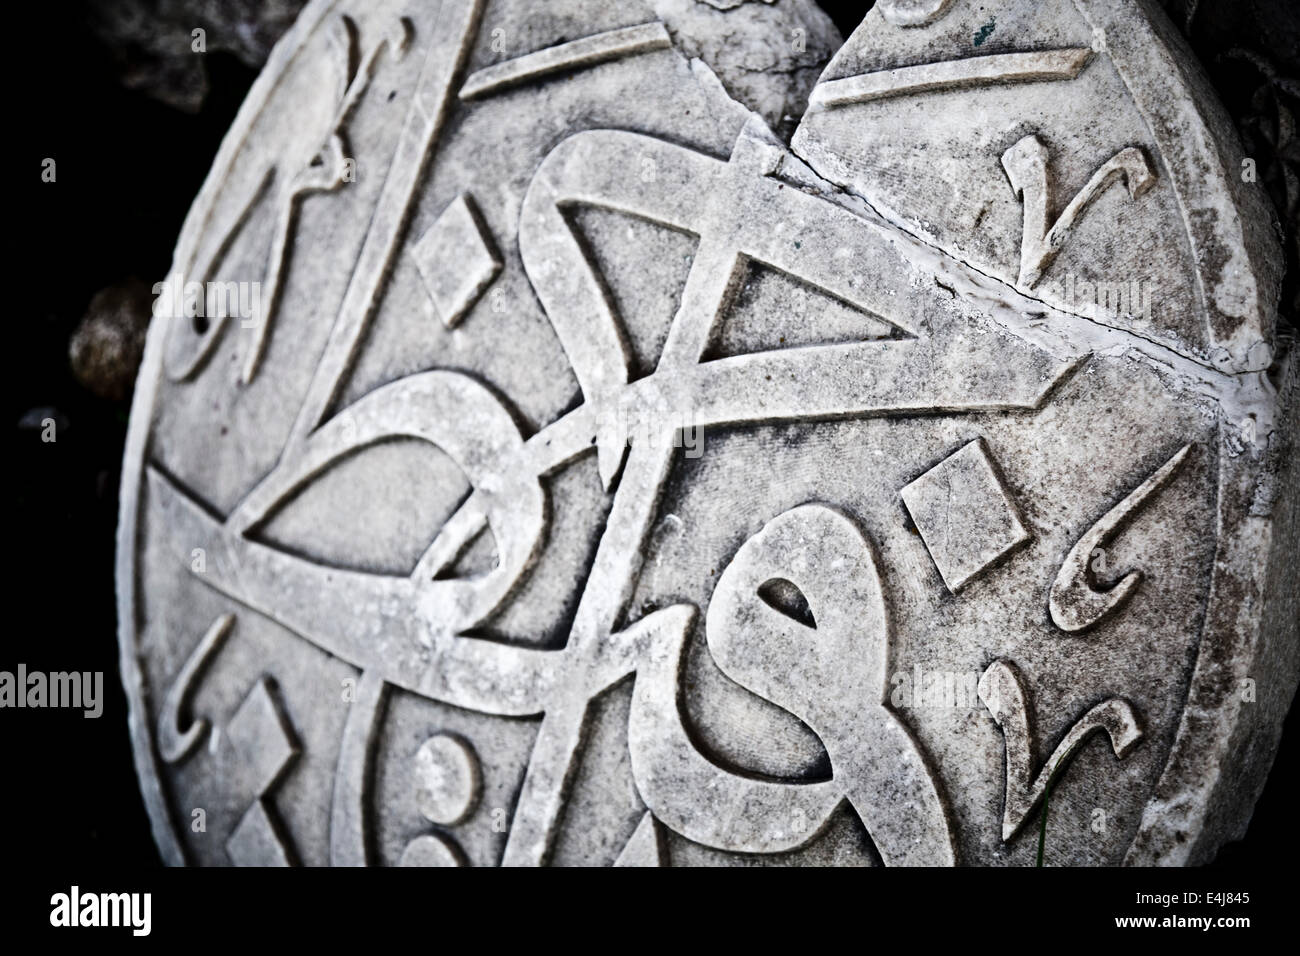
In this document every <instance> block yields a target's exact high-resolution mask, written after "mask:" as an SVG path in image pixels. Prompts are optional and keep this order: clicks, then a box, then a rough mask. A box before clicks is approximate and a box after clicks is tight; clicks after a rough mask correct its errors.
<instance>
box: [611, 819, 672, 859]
mask: <svg viewBox="0 0 1300 956" xmlns="http://www.w3.org/2000/svg"><path fill="white" fill-rule="evenodd" d="M614 865H615V866H640V867H662V866H667V865H668V848H667V847H665V846H664V835H663V832H662V831H661V830H660V828H659V823H658V822H657V821H656V820H655V817H654V814H653V813H650V812H649V811H647V812H646V813H645V814H644V815H643V816H642V817H641V822H640V823H638V824H637V825H636V830H634V831H633V833H632V836H631V837H630V838H629V839H628V841H627V844H626V845H625V846H624V847H623V849H622V851H621V852H620V853H619V855H618V859H616V860H615V861H614Z"/></svg>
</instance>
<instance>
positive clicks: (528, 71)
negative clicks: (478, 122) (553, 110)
mask: <svg viewBox="0 0 1300 956" xmlns="http://www.w3.org/2000/svg"><path fill="white" fill-rule="evenodd" d="M671 46H672V40H671V39H669V36H668V30H667V29H665V27H664V25H663V24H662V23H659V22H654V23H642V24H639V25H637V26H634V27H622V28H620V29H617V30H607V31H605V32H604V33H597V34H593V35H592V36H589V37H583V38H582V39H580V40H570V41H569V42H567V43H561V44H558V45H557V46H553V47H549V48H547V49H545V50H538V51H537V52H536V53H529V54H528V55H526V56H521V57H519V58H517V59H514V60H507V61H506V62H504V63H497V64H495V65H493V66H489V67H486V68H485V69H482V70H479V71H478V72H477V73H474V74H473V75H471V76H470V77H469V78H468V79H466V80H465V85H464V86H462V87H461V88H460V98H461V99H462V100H475V99H481V98H482V97H485V96H491V95H492V94H493V93H498V92H500V91H502V90H507V89H509V88H510V87H512V86H518V85H520V84H522V83H528V82H531V81H533V80H540V79H542V78H543V77H547V76H553V75H554V74H556V73H561V72H564V71H566V70H576V69H581V68H583V67H588V66H595V65H596V64H597V63H606V62H608V61H610V60H617V59H621V58H622V57H625V56H636V55H637V54H639V53H649V52H651V51H653V50H666V49H668V48H669V47H671Z"/></svg>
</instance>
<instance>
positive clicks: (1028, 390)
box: [118, 0, 1300, 866]
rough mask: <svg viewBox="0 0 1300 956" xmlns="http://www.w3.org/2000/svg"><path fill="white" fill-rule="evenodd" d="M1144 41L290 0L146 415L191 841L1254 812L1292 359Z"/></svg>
mask: <svg viewBox="0 0 1300 956" xmlns="http://www.w3.org/2000/svg"><path fill="white" fill-rule="evenodd" d="M1160 16H1161V14H1159V13H1158V12H1152V11H1148V10H1147V9H1146V7H1145V6H1139V5H1134V4H1121V3H1118V2H1111V0H1075V2H1069V0H1061V2H1056V0H1051V2H1045V3H1028V2H1025V3H1015V2H994V3H989V2H984V3H981V4H974V3H968V2H965V0H951V2H941V0H892V2H890V0H881V2H880V3H878V4H877V5H876V7H875V9H874V10H873V11H872V13H871V14H870V15H869V16H868V17H867V18H866V20H865V21H864V23H863V24H862V26H861V27H860V28H859V29H858V30H857V31H856V32H855V33H854V34H853V36H852V37H851V38H850V39H849V40H848V41H847V42H846V43H845V44H844V45H843V47H842V48H839V51H838V53H836V52H835V51H836V48H837V47H839V42H840V41H839V38H838V37H836V36H835V35H834V30H833V28H832V27H831V26H830V24H829V22H828V21H826V19H825V18H824V16H823V15H822V14H820V12H818V11H817V9H816V8H815V7H814V6H813V5H812V4H811V3H809V2H803V0H775V2H767V0H763V2H743V0H738V2H730V0H729V2H719V0H708V2H696V0H658V2H645V3H641V2H636V3H620V4H607V3H603V2H596V0H555V2H548V3H546V4H536V3H531V2H525V0H444V2H442V3H440V4H416V3H409V2H406V0H384V2H380V3H365V4H362V3H358V2H350V0H317V2H313V3H312V4H310V5H309V6H308V7H307V9H306V10H305V11H304V13H303V15H302V17H301V19H300V21H299V22H298V24H297V25H296V26H295V28H294V29H293V31H292V32H291V33H290V34H289V35H288V36H286V38H285V39H284V41H283V42H282V43H281V44H280V45H279V46H278V47H277V48H276V51H275V53H274V54H273V56H272V59H271V62H270V63H269V64H268V66H267V69H266V71H265V73H264V74H263V75H262V77H261V78H260V79H259V80H258V82H257V84H256V85H255V87H254V90H253V92H252V93H251V95H250V97H249V100H248V102H247V103H246V104H245V105H244V108H243V110H242V112H241V114H240V116H239V119H238V120H237V122H236V124H235V126H234V127H233V128H232V130H231V132H230V134H229V135H228V137H227V139H226V141H225V143H224V144H223V146H222V149H221V152H220V154H219V156H218V158H217V161H216V163H215V165H214V167H213V170H212V173H211V175H210V177H209V180H208V182H207V184H206V185H205V187H204V189H203V192H202V193H201V194H200V196H199V198H198V199H197V200H196V202H195V205H194V208H193V210H192V211H191V214H190V217H189V219H188V221H187V223H186V225H185V228H184V231H183V233H182V236H181V239H180V243H179V245H178V248H177V252H176V257H175V264H174V272H173V276H172V277H171V278H170V279H169V282H168V284H167V285H166V286H165V287H164V288H162V289H161V290H160V294H159V309H158V310H157V311H158V315H157V317H156V318H155V320H154V322H153V324H152V326H151V329H150V333H149V342H148V347H147V353H146V360H145V368H144V371H143V372H142V375H141V380H140V385H139V387H138V389H137V395H136V399H135V407H134V410H133V415H132V423H131V433H130V438H129V443H128V451H127V459H126V465H125V473H124V480H123V495H122V515H121V526H120V540H119V565H118V574H119V603H120V620H121V645H122V669H123V677H124V681H125V683H126V686H127V690H128V693H129V695H130V698H131V703H132V715H133V716H132V733H133V739H134V742H135V746H136V759H137V764H138V767H139V771H140V779H141V785H142V788H143V790H144V794H145V798H146V802H147V804H148V807H149V811H150V814H151V816H152V819H153V822H154V827H155V835H156V839H157V841H158V844H159V846H160V848H161V849H162V851H163V854H164V857H165V858H166V859H167V861H168V862H171V863H184V862H190V863H200V864H218V865H220V864H240V865H247V864H252V865H294V864H306V865H323V864H334V865H367V864H375V865H410V866H458V865H495V864H507V865H521V864H523V865H530V864H531V865H535V864H545V863H551V864H572V863H580V864H598V865H619V866H665V865H693V864H761V863H780V864H828V863H836V864H859V865H880V864H884V865H952V864H954V863H957V864H971V865H978V864H986V865H1007V864H1009V865H1030V864H1032V863H1033V862H1034V861H1035V859H1036V854H1037V853H1038V846H1039V832H1040V829H1041V821H1042V818H1043V814H1044V813H1047V821H1048V822H1047V828H1046V831H1045V837H1044V838H1043V855H1044V859H1045V861H1046V862H1048V863H1070V864H1118V863H1123V862H1127V863H1174V864H1177V863H1187V862H1198V861H1202V860H1205V859H1207V858H1209V857H1210V856H1212V855H1213V853H1214V851H1215V850H1216V849H1217V847H1218V846H1219V845H1220V844H1221V843H1222V842H1223V841H1224V840H1226V839H1230V838H1232V837H1234V836H1236V835H1237V834H1239V833H1240V832H1241V830H1242V828H1243V827H1244V825H1245V823H1246V821H1247V820H1248V818H1249V814H1250V810H1251V807H1252V806H1253V803H1254V799H1255V797H1256V795H1257V794H1258V790H1259V788H1260V787H1261V786H1262V784H1263V781H1264V778H1265V775H1266V773H1267V769H1268V766H1269V763H1270V762H1271V760H1272V754H1273V752H1274V749H1275V747H1276V742H1277V736H1278V733H1279V728H1280V724H1281V720H1282V717H1283V716H1284V715H1285V713H1286V710H1287V707H1288V706H1289V704H1290V701H1291V698H1292V696H1293V694H1294V691H1295V686H1296V674H1297V636H1296V632H1295V620H1296V617H1297V610H1298V609H1297V607H1296V601H1297V594H1296V592H1297V589H1296V588H1295V587H1294V573H1295V568H1294V564H1293V563H1289V562H1293V558H1292V555H1293V554H1294V552H1295V544H1296V543H1297V540H1300V533H1298V529H1297V525H1296V522H1297V517H1296V495H1295V482H1296V477H1295V475H1294V464H1293V463H1294V460H1295V458H1294V456H1293V455H1291V454H1290V453H1289V451H1288V448H1289V444H1288V443H1289V441H1290V440H1291V439H1292V437H1293V436H1294V434H1295V430H1296V426H1297V422H1296V408H1297V402H1296V389H1297V385H1296V371H1295V365H1294V363H1293V362H1292V359H1291V355H1290V352H1289V349H1288V345H1289V343H1287V342H1286V341H1284V340H1282V339H1281V338H1279V337H1278V336H1276V334H1275V330H1274V315H1275V306H1276V302H1275V298H1276V289H1277V285H1278V281H1279V274H1278V273H1279V268H1280V267H1279V265H1278V263H1279V261H1280V257H1279V255H1278V252H1277V249H1276V247H1275V245H1274V239H1273V236H1272V232H1271V227H1270V223H1269V221H1268V219H1267V217H1266V216H1265V215H1264V213H1263V208H1264V207H1263V205H1262V204H1261V202H1260V200H1259V197H1257V196H1255V195H1254V194H1253V193H1251V191H1250V189H1249V188H1248V187H1246V186H1244V185H1242V184H1241V183H1239V182H1238V181H1237V179H1236V178H1234V167H1233V165H1232V163H1233V161H1234V158H1235V156H1234V154H1233V153H1232V150H1233V148H1234V146H1233V143H1234V141H1233V139H1232V136H1231V133H1230V130H1229V129H1228V127H1227V125H1226V123H1224V122H1223V121H1222V120H1221V118H1220V117H1218V116H1217V113H1216V110H1217V107H1216V105H1215V104H1214V103H1213V102H1212V101H1211V100H1210V99H1209V98H1208V96H1207V94H1206V91H1205V88H1204V87H1203V86H1202V84H1201V83H1200V82H1199V81H1198V80H1197V79H1196V77H1195V75H1194V67H1193V64H1192V61H1191V60H1190V58H1189V55H1188V54H1187V53H1186V52H1185V51H1183V50H1182V49H1181V48H1179V47H1178V46H1177V45H1176V43H1175V42H1174V41H1173V40H1172V39H1171V36H1170V32H1169V31H1168V30H1167V24H1165V23H1164V22H1163V21H1162V20H1160ZM977 21H978V22H977ZM833 54H834V58H833V59H832V55H833ZM823 67H824V68H825V72H824V73H823V72H822V70H823ZM819 77H820V78H819ZM805 104H810V105H808V108H807V113H806V115H804V116H803V117H802V120H801V121H800V114H801V113H802V112H803V109H804V105H805ZM796 125H797V127H798V129H797V132H794V129H795V127H796ZM791 132H793V133H794V135H793V140H792V141H791V143H790V145H787V141H786V139H785V138H784V137H785V136H786V135H787V134H788V133H791ZM1101 284H1106V287H1107V289H1110V290H1111V291H1110V292H1108V293H1107V295H1111V294H1112V293H1113V295H1114V297H1115V298H1114V301H1113V302H1112V300H1111V299H1108V298H1104V299H1103V300H1102V302H1103V305H1104V306H1105V307H1101V306H1098V305H1097V299H1096V297H1095V296H1096V290H1097V287H1098V286H1099V285H1101ZM1089 286H1090V287H1091V289H1092V294H1093V296H1094V298H1093V300H1092V304H1091V305H1090V306H1088V307H1084V304H1082V299H1081V298H1080V296H1082V295H1083V294H1084V291H1085V290H1086V289H1087V288H1088V287H1089ZM1121 286H1122V290H1121V288H1120V287H1121ZM1111 287H1114V289H1111ZM1133 290H1136V291H1133ZM1121 291H1122V292H1123V297H1122V299H1121V298H1120V292H1121ZM1116 303H1118V305H1119V306H1121V307H1118V308H1115V309H1110V308H1109V306H1110V305H1112V304H1116ZM1144 303H1149V304H1151V308H1149V309H1148V308H1146V307H1145V305H1144Z"/></svg>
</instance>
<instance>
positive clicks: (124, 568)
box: [115, 0, 339, 866]
mask: <svg viewBox="0 0 1300 956" xmlns="http://www.w3.org/2000/svg"><path fill="white" fill-rule="evenodd" d="M338 2H339V0H311V2H310V3H309V4H308V5H307V6H306V7H304V8H303V10H302V12H301V13H300V14H299V15H298V19H297V20H296V21H295V22H294V24H293V26H292V27H290V28H289V30H288V32H286V33H285V35H284V36H283V37H281V38H280V40H279V42H278V43H276V45H275V48H274V49H273V50H272V51H271V56H270V57H269V58H268V59H267V61H266V65H265V66H264V67H263V69H262V72H261V73H259V74H258V75H257V79H256V80H254V81H253V85H252V87H251V88H250V89H249V92H248V96H247V97H245V99H244V102H243V104H242V105H241V106H240V107H239V112H238V114H236V116H235V121H234V123H233V124H232V125H231V127H230V129H229V130H227V132H226V135H225V137H224V138H223V139H222V141H221V147H220V148H219V149H218V151H217V155H216V158H215V159H214V160H213V162H212V167H211V168H210V169H209V170H208V175H207V177H206V178H205V179H204V181H203V186H202V187H201V188H200V189H199V192H198V195H197V196H196V197H195V200H194V202H193V204H192V205H191V206H190V211H189V212H188V213H187V214H186V216H185V222H184V223H183V224H182V226H181V231H180V236H179V239H178V240H177V244H176V249H175V252H174V253H173V254H172V264H173V271H175V268H176V266H177V264H182V263H183V264H185V265H188V264H189V263H190V262H191V261H192V260H193V259H194V258H195V255H196V253H197V245H198V242H197V238H196V237H197V236H198V235H199V234H200V231H201V226H202V224H204V223H205V222H206V220H207V219H208V217H209V216H210V215H211V213H212V209H213V207H214V206H215V204H216V200H217V197H218V195H219V193H220V190H221V187H222V185H223V183H224V182H225V179H226V177H227V176H228V175H229V172H230V169H231V166H232V165H233V163H234V160H235V157H236V156H237V155H238V153H239V150H240V149H241V148H242V147H243V145H244V140H245V138H246V137H247V135H248V132H249V130H250V129H251V127H252V125H253V123H254V121H255V120H256V119H257V117H258V116H260V115H261V113H262V111H263V110H264V109H265V108H266V104H267V102H268V100H269V99H270V98H271V95H272V94H273V93H274V92H275V89H276V87H277V86H278V85H279V83H280V81H281V79H282V78H283V77H284V75H285V74H286V72H287V70H288V67H289V65H290V63H291V62H292V61H293V59H294V58H295V57H296V56H297V55H298V54H299V53H300V52H301V51H302V49H303V47H304V46H305V45H306V41H307V38H308V37H310V36H311V35H312V34H313V33H314V32H315V30H316V28H317V27H318V26H319V24H320V22H321V21H322V20H323V19H324V18H325V17H326V15H327V14H328V13H329V12H330V11H331V10H332V9H334V7H335V6H337V4H338ZM182 271H185V270H184V269H182ZM166 331H167V326H166V320H164V319H159V318H158V317H152V318H151V320H150V322H149V331H148V333H147V334H146V337H145V348H144V358H143V360H142V361H141V363H140V372H139V374H138V376H137V377H136V382H135V391H134V395H133V396H132V399H131V411H130V416H129V419H128V423H127V433H126V447H125V449H124V450H123V453H122V481H121V484H120V485H119V488H118V512H117V546H116V551H117V556H116V561H115V571H116V578H117V581H116V591H117V640H118V653H119V661H118V669H119V673H120V675H121V678H122V689H123V690H124V691H125V693H126V698H127V726H128V728H129V732H130V735H131V749H132V752H133V755H134V758H135V772H136V777H137V778H138V779H139V781H140V794H141V796H142V797H143V799H144V804H145V810H146V811H147V812H148V814H149V823H150V827H151V829H152V831H153V838H154V843H155V844H156V845H157V847H158V852H159V854H160V855H161V856H162V858H163V862H164V863H165V864H166V865H168V866H184V865H186V862H187V858H186V855H185V848H184V846H183V844H182V843H181V840H180V837H179V836H178V832H177V829H176V823H175V821H174V820H173V818H172V813H171V810H170V808H169V807H168V805H167V798H166V796H165V795H164V793H163V787H162V782H161V778H160V776H159V774H158V764H157V754H156V752H155V747H154V739H153V734H152V732H151V728H150V727H149V726H148V724H149V708H148V706H147V700H148V697H149V691H148V690H147V689H146V687H145V685H144V674H143V672H142V669H141V667H140V663H139V661H138V659H137V646H138V644H139V633H138V630H139V629H138V620H137V616H136V596H137V590H138V584H139V583H138V581H137V580H136V560H135V550H136V543H137V540H138V536H139V510H140V509H139V505H140V494H141V482H140V478H141V475H142V472H143V468H144V459H145V452H146V450H147V448H148V444H149V435H150V431H151V427H152V424H153V410H154V406H155V404H156V401H157V396H158V386H159V384H160V382H161V381H162V360H163V354H164V337H165V334H166Z"/></svg>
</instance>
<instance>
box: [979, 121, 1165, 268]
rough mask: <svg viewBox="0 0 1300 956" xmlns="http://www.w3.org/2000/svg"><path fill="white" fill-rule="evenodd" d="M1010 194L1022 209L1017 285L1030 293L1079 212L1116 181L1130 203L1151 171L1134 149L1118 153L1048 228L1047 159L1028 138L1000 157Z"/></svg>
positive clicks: (1149, 182)
mask: <svg viewBox="0 0 1300 956" xmlns="http://www.w3.org/2000/svg"><path fill="white" fill-rule="evenodd" d="M1002 168H1003V169H1005V170H1006V173H1007V179H1009V180H1010V181H1011V188H1012V189H1013V190H1015V192H1016V195H1018V196H1019V197H1020V198H1021V201H1022V202H1023V203H1024V207H1025V220H1024V221H1025V226H1024V236H1023V238H1022V239H1021V246H1020V285H1022V286H1024V287H1025V288H1027V289H1031V288H1033V287H1034V286H1035V285H1037V284H1038V281H1039V280H1040V279H1041V278H1042V277H1043V273H1044V272H1046V271H1047V267H1048V266H1050V265H1051V264H1052V260H1054V259H1055V258H1056V256H1057V254H1058V253H1059V252H1060V251H1061V248H1062V247H1063V246H1064V245H1065V241H1066V239H1068V238H1069V235H1070V232H1071V230H1073V229H1074V225H1075V223H1076V222H1077V221H1078V219H1079V217H1080V216H1081V215H1083V212H1084V210H1086V209H1087V208H1088V206H1089V205H1090V204H1091V203H1092V202H1093V200H1095V199H1096V198H1097V197H1098V196H1100V195H1101V194H1102V192H1104V191H1105V190H1106V189H1108V188H1109V187H1110V186H1111V185H1113V184H1114V183H1115V182H1116V181H1118V180H1123V182H1124V186H1125V188H1127V189H1128V194H1129V198H1130V199H1134V200H1136V199H1137V198H1139V197H1140V196H1142V195H1143V194H1144V193H1146V192H1147V191H1148V190H1149V189H1150V188H1151V187H1152V186H1154V185H1155V182H1156V171H1155V169H1154V168H1152V166H1151V163H1150V162H1149V161H1148V160H1147V158H1146V155H1145V154H1144V153H1143V152H1142V150H1140V149H1138V148H1137V147H1136V146H1129V147H1128V148H1126V149H1122V150H1120V151H1119V152H1118V153H1116V154H1115V155H1114V156H1112V157H1111V158H1110V159H1108V160H1107V161H1106V162H1105V163H1103V164H1102V165H1101V167H1100V168H1099V169H1098V170H1097V171H1096V172H1095V173H1093V174H1092V178H1091V179H1089V180H1088V183H1087V185H1085V186H1084V187H1083V188H1082V189H1080V190H1079V191H1078V193H1076V194H1075V196H1074V198H1073V199H1071V200H1070V202H1069V204H1068V205H1066V207H1065V209H1064V210H1062V212H1061V214H1060V216H1058V217H1057V219H1056V221H1055V222H1054V223H1052V224H1051V225H1050V226H1049V225H1048V220H1049V217H1050V216H1051V209H1050V206H1051V203H1052V198H1053V185H1052V170H1051V157H1050V156H1049V155H1048V152H1047V147H1046V146H1044V145H1043V143H1042V141H1041V140H1039V138H1038V137H1037V136H1034V135H1032V134H1031V135H1029V136H1026V137H1024V138H1023V139H1021V140H1020V141H1019V142H1017V143H1016V144H1015V145H1014V146H1012V147H1011V148H1010V149H1008V150H1007V151H1006V152H1005V153H1003V154H1002Z"/></svg>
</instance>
